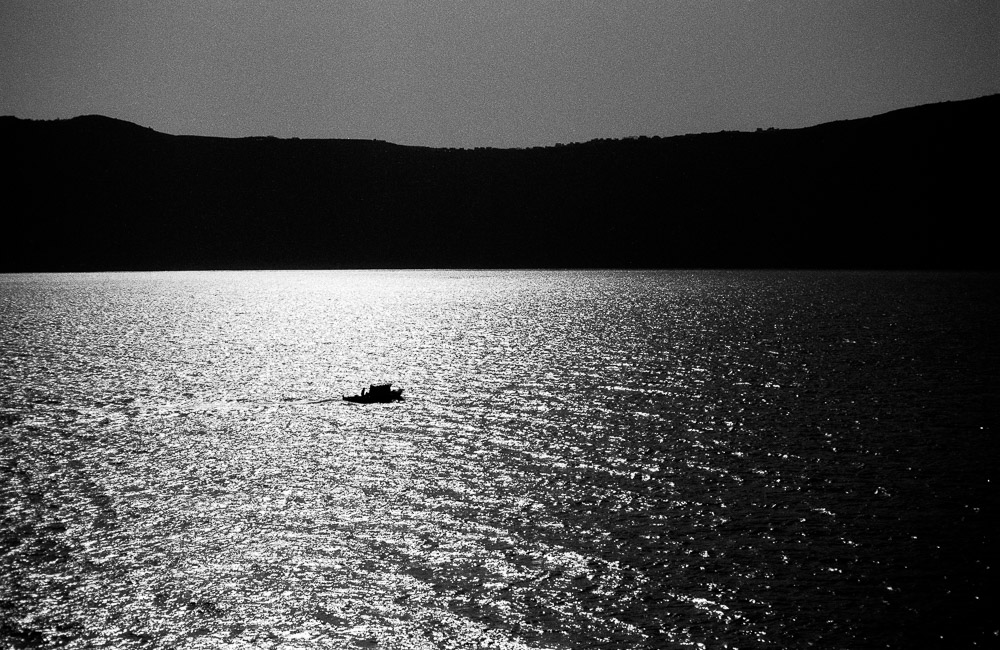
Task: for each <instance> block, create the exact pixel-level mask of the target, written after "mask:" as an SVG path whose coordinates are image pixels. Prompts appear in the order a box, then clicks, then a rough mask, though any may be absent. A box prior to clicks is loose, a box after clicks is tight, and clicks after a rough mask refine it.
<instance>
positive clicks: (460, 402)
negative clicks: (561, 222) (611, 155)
mask: <svg viewBox="0 0 1000 650" xmlns="http://www.w3.org/2000/svg"><path fill="white" fill-rule="evenodd" d="M998 288H1000V282H998V278H997V277H996V276H991V275H973V274H917V273H825V272H808V273H806V272H803V273H789V272H752V273H751V272H613V271H585V272H577V271H561V272H557V271H523V272H522V271H502V272H500V271H498V272H486V271H478V272H470V271H454V272H449V271H411V272H405V271H385V272H302V273H298V272H253V273H216V272H213V273H158V274H77V275H9V276H0V445H2V446H0V504H2V505H0V507H2V510H0V514H2V519H0V553H2V556H0V584H2V585H3V587H2V588H0V640H3V641H5V642H6V643H8V644H11V645H13V646H14V647H18V646H23V647H60V646H66V647H71V648H90V647H101V646H107V647H116V648H128V647H135V648H139V647H152V648H155V647H160V648H173V647H189V648H341V647H386V648H479V647H495V648H583V647H601V648H661V647H662V648H686V647H691V648H695V647H732V648H736V647H739V648H800V647H801V648H805V647H818V648H838V647H843V648H858V647H900V648H905V647H913V646H914V645H916V644H925V643H931V644H935V643H936V644H939V645H940V646H941V647H951V646H953V644H959V645H963V644H964V645H973V644H975V643H979V644H985V643H987V642H989V641H994V640H995V638H996V635H997V633H998V632H997V631H998V626H997V623H996V617H995V615H994V613H993V612H992V611H990V610H987V608H986V605H985V601H986V599H987V598H988V597H990V595H991V593H992V591H993V582H994V576H995V571H996V569H995V563H994V560H995V551H993V548H994V547H995V546H996V545H997V541H998V535H997V529H996V522H997V521H998V520H997V496H996V487H995V483H990V480H991V477H992V474H993V472H992V467H993V465H994V463H995V461H996V459H997V442H996V432H997V403H998V401H997V398H998V394H1000V391H998V379H997V373H996V368H997V367H998V361H1000V354H998V349H1000V344H998V342H997V338H996V336H995V334H994V326H995V323H996V322H997V319H998V316H1000V305H998V299H997V298H998V295H1000V294H998V291H997V290H998ZM379 381H392V382H394V383H395V384H397V385H399V386H402V387H404V388H405V389H406V392H405V393H404V395H405V396H406V397H407V399H406V400H405V401H404V402H401V403H397V404H391V405H367V406H365V405H354V404H349V403H346V402H343V401H340V400H339V397H340V395H341V394H344V393H356V392H358V391H359V390H360V389H361V388H362V387H364V386H366V385H368V384H369V383H373V382H379Z"/></svg>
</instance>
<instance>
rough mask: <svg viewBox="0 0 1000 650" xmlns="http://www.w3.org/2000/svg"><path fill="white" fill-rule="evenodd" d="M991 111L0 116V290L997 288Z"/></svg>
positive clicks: (989, 103) (942, 107)
mask: <svg viewBox="0 0 1000 650" xmlns="http://www.w3.org/2000/svg"><path fill="white" fill-rule="evenodd" d="M998 109H1000V95H994V96H990V97H984V98H979V99H974V100H968V101H961V102H946V103H941V104H933V105H928V106H921V107H916V108H911V109H903V110H899V111H894V112H891V113H887V114H884V115H880V116H876V117H872V118H866V119H860V120H851V121H844V122H834V123H830V124H824V125H820V126H816V127H810V128H805V129H794V130H763V131H757V132H722V133H712V134H699V135H687V136H678V137H670V138H656V137H641V138H631V139H625V140H595V141H591V142H586V143H580V144H570V145H558V146H553V147H541V148H532V149H473V150H465V149H430V148H422V147H407V146H400V145H394V144H389V143H385V142H378V141H351V140H298V139H277V138H242V139H224V138H210V137H196V136H172V135H165V134H161V133H157V132H155V131H152V130H150V129H146V128H144V127H139V126H136V125H133V124H129V123H127V122H121V121H118V120H112V119H109V118H104V117H99V116H88V117H81V118H75V119H72V120H61V121H28V120H20V119H17V118H11V117H4V118H0V132H2V134H3V136H4V142H5V143H6V144H7V147H6V150H7V151H8V152H9V160H10V161H11V163H12V164H11V169H9V171H8V172H7V173H6V179H7V184H6V186H7V188H8V203H7V204H8V210H7V215H8V216H7V218H6V224H5V225H6V230H7V232H8V244H7V247H6V249H7V250H5V253H4V255H3V256H2V259H3V261H2V262H0V272H21V271H100V270H182V269H219V270H221V269H232V270H236V269H325V268H339V269H347V268H367V269H370V268H595V267H597V268H779V269H780V268H798V269H955V270H964V269H976V270H997V269H998V268H1000V265H998V262H997V261H996V256H995V255H994V254H993V251H992V246H991V245H990V242H991V237H990V236H989V234H988V233H989V232H990V229H989V227H988V224H986V223H984V221H985V219H984V217H985V216H986V214H985V210H986V209H987V206H989V205H992V204H994V203H995V197H994V193H993V190H992V186H993V184H994V178H993V171H992V165H989V164H984V163H983V162H982V161H988V160H990V159H991V157H992V156H994V155H995V152H996V150H997V148H996V145H997V143H998V140H1000V138H998V137H997V135H998V127H997V125H996V119H995V116H996V115H997V114H998Z"/></svg>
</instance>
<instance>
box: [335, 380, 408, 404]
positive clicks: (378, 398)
mask: <svg viewBox="0 0 1000 650" xmlns="http://www.w3.org/2000/svg"><path fill="white" fill-rule="evenodd" d="M343 397H344V401H345V402H354V403H355V404H384V403H386V402H395V401H397V400H401V399H403V389H402V388H395V389H394V388H393V387H392V384H372V385H371V386H369V387H368V388H362V389H361V394H360V395H344V396H343Z"/></svg>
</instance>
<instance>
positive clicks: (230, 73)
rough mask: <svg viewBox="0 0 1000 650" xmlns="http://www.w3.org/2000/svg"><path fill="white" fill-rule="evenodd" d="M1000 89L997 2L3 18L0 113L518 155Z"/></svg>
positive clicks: (205, 1)
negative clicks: (512, 150) (507, 150)
mask: <svg viewBox="0 0 1000 650" xmlns="http://www.w3.org/2000/svg"><path fill="white" fill-rule="evenodd" d="M998 92H1000V1H998V0H715V1H711V0H613V1H611V0H605V1H597V0H381V1H379V0H368V1H365V2H360V1H353V0H329V1H319V0H280V1H278V0H275V1H273V2H267V1H263V0H244V1H236V0H0V115H15V116H17V117H22V118H31V119H55V118H68V117H74V116H77V115H89V114H101V115H107V116H110V117H115V118H119V119H123V120H128V121H130V122H134V123H136V124H140V125H142V126H147V127H150V128H153V129H155V130H157V131H161V132H164V133H172V134H178V135H180V134H187V135H215V136H225V137H244V136H262V135H263V136H267V135H270V136H277V137H300V138H361V139H377V140H386V141H389V142H395V143H398V144H410V145H424V146H434V147H464V148H470V147H486V146H488V147H527V146H539V145H550V144H555V143H569V142H584V141H588V140H592V139H595V138H621V137H628V136H637V135H648V136H654V135H659V136H671V135H680V134H685V133H705V132H716V131H722V130H740V131H749V130H754V129H756V128H768V127H776V128H798V127H804V126H810V125H813V124H820V123H823V122H829V121H833V120H841V119H853V118H859V117H867V116H870V115H876V114H879V113H884V112H886V111H890V110H893V109H897V108H904V107H907V106H915V105H920V104H927V103H933V102H939V101H948V100H959V99H970V98H973V97H980V96H983V95H990V94H994V93H998Z"/></svg>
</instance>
